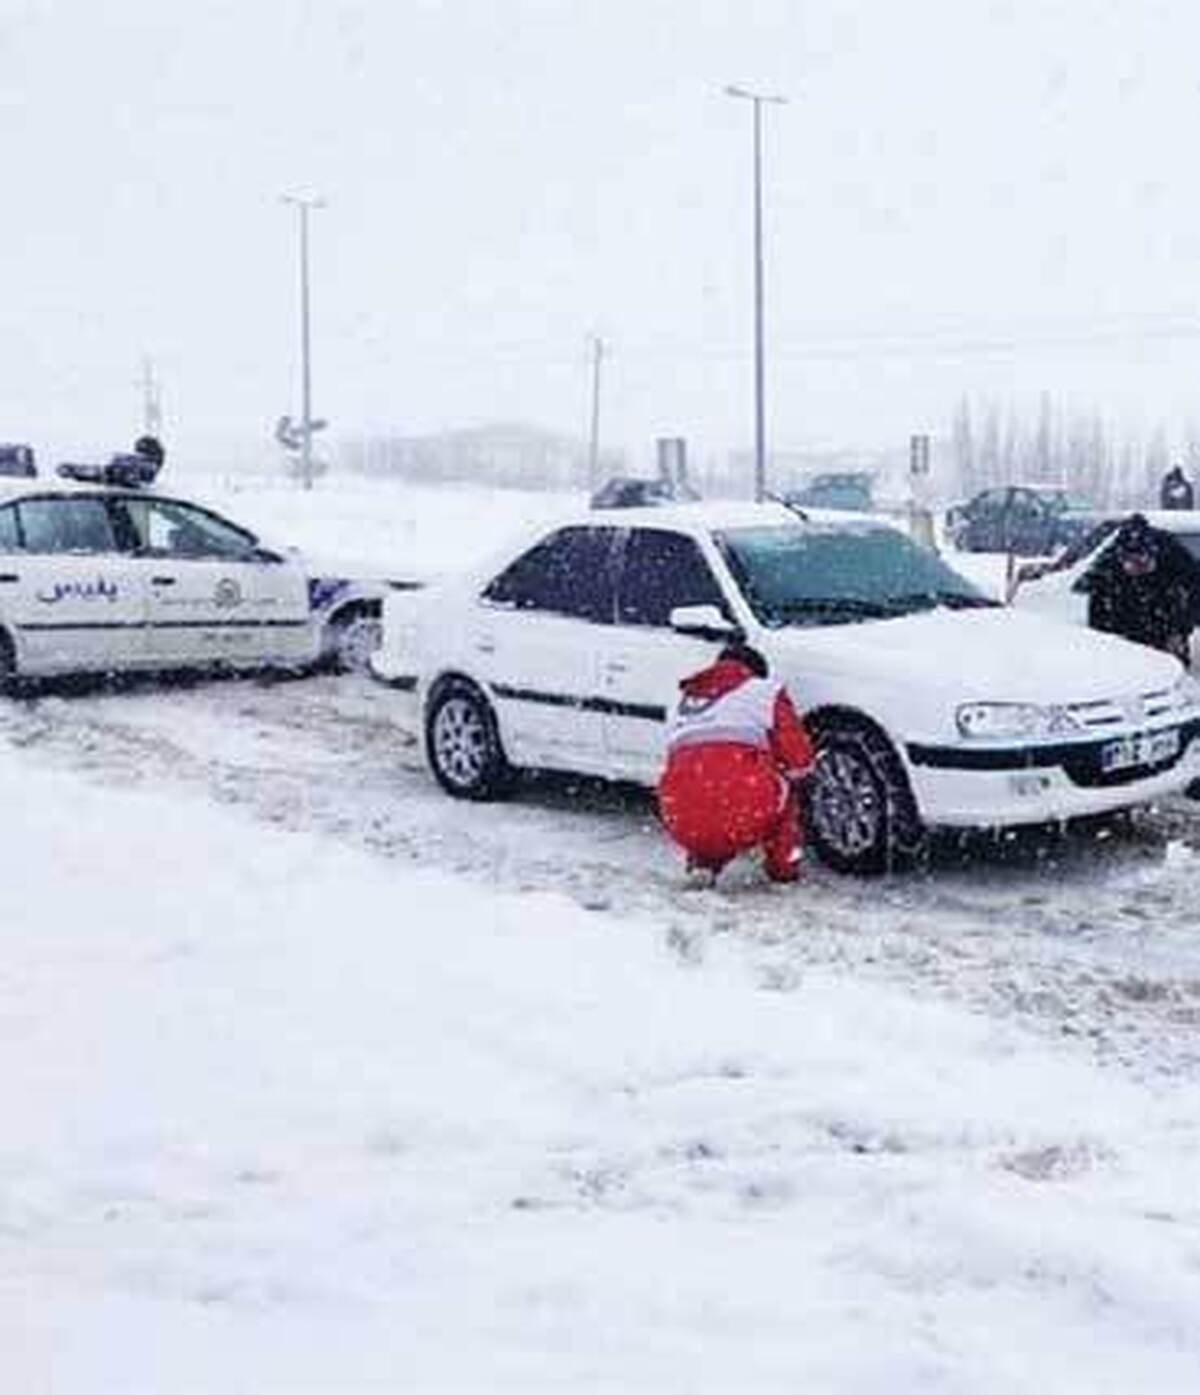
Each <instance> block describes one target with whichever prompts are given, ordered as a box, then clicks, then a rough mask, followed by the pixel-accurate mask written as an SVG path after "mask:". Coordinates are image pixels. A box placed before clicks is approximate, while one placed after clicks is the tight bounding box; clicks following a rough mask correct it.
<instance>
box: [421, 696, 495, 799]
mask: <svg viewBox="0 0 1200 1395" xmlns="http://www.w3.org/2000/svg"><path fill="white" fill-rule="evenodd" d="M433 750H434V756H435V758H436V760H437V763H438V769H439V770H440V771H441V772H442V774H443V775H445V776H446V778H447V779H448V780H450V781H451V782H452V783H453V784H455V785H459V786H462V787H464V788H465V787H466V786H468V785H473V784H475V783H476V782H477V781H478V780H479V779H481V778H482V776H483V774H484V772H485V770H486V769H487V760H488V731H487V726H486V724H485V722H484V718H483V713H482V712H481V711H480V710H479V706H478V704H477V703H475V702H472V701H471V699H470V698H450V699H448V700H447V701H446V702H444V703H443V704H442V705H441V707H440V708H439V709H438V714H437V717H436V718H435V719H434V723H433Z"/></svg>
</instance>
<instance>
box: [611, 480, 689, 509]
mask: <svg viewBox="0 0 1200 1395" xmlns="http://www.w3.org/2000/svg"><path fill="white" fill-rule="evenodd" d="M699 497H700V496H699V495H698V494H697V493H696V491H695V490H694V489H692V488H691V487H690V486H688V485H684V484H681V483H680V482H678V481H676V480H673V479H666V478H665V477H663V476H661V475H652V476H641V475H614V476H613V477H612V479H610V480H606V481H605V482H604V483H603V484H602V485H601V486H600V488H599V489H597V490H596V492H595V493H594V494H593V495H592V497H591V501H590V502H591V506H592V508H594V509H641V508H647V507H649V506H651V505H658V504H677V503H681V502H686V501H687V500H689V499H698V498H699Z"/></svg>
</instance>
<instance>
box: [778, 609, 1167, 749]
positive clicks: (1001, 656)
mask: <svg viewBox="0 0 1200 1395" xmlns="http://www.w3.org/2000/svg"><path fill="white" fill-rule="evenodd" d="M768 634H769V636H770V641H769V644H768V646H767V647H769V648H770V649H771V650H772V651H773V652H774V657H775V658H776V661H777V663H778V664H779V665H780V667H781V676H783V673H784V672H786V676H787V678H788V681H789V686H793V687H795V689H796V690H797V692H798V693H799V695H800V696H801V697H802V699H805V700H806V701H807V702H808V704H809V705H813V704H815V703H816V702H824V701H831V700H836V699H837V697H838V695H840V694H841V693H849V692H852V691H853V692H855V694H856V696H858V697H859V700H861V701H862V702H863V703H864V705H865V707H866V710H868V711H873V713H874V714H877V715H878V716H879V717H880V718H881V719H882V720H889V719H890V720H891V721H892V722H895V723H896V724H898V725H899V726H901V727H903V728H907V729H912V728H913V726H914V725H918V726H921V727H923V728H926V729H928V728H929V727H930V726H931V725H933V726H936V727H939V728H944V726H945V724H946V721H947V720H948V718H949V717H950V716H951V715H952V710H953V707H954V706H955V705H956V704H957V703H960V702H973V701H986V702H1031V703H1047V704H1048V703H1059V704H1061V703H1075V702H1090V701H1097V700H1099V699H1102V698H1112V697H1117V696H1121V695H1125V694H1133V693H1140V692H1151V691H1154V690H1156V689H1161V688H1169V687H1170V686H1171V685H1172V684H1173V683H1174V682H1175V681H1176V680H1177V679H1178V677H1179V674H1180V666H1179V664H1178V663H1177V661H1176V660H1175V659H1173V658H1171V657H1170V656H1169V655H1167V654H1162V653H1159V652H1158V651H1156V650H1153V649H1147V648H1145V647H1143V646H1141V645H1136V644H1131V643H1129V642H1128V641H1127V640H1123V639H1118V638H1117V637H1116V636H1114V635H1107V634H1100V633H1097V632H1096V631H1094V630H1088V629H1083V628H1081V627H1080V626H1078V625H1068V624H1064V623H1062V622H1060V621H1056V620H1048V619H1045V618H1043V617H1042V616H1039V615H1031V614H1025V613H1022V612H1020V611H1014V610H1011V609H1008V608H1006V607H997V608H994V609H992V608H988V609H979V610H948V609H942V608H939V609H937V610H932V611H923V612H921V613H919V614H917V615H909V616H903V617H900V618H897V619H895V620H876V621H867V622H864V623H861V624H851V625H828V626H820V627H804V628H800V627H796V628H791V629H785V630H776V631H769V632H768ZM931 699H932V701H931ZM938 699H940V702H939V701H938ZM938 708H940V715H938V714H937V712H936V709H938Z"/></svg>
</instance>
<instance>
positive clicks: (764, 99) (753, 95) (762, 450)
mask: <svg viewBox="0 0 1200 1395" xmlns="http://www.w3.org/2000/svg"><path fill="white" fill-rule="evenodd" d="M725 95H726V96H727V97H738V98H740V99H741V100H743V101H747V102H753V104H754V497H755V499H757V500H758V501H759V502H760V503H761V502H762V500H763V499H765V498H766V495H767V413H766V404H765V400H764V398H765V393H764V387H763V250H762V109H763V106H764V104H766V103H770V104H771V105H772V106H784V105H786V103H787V98H786V97H779V96H773V95H768V94H766V93H763V92H751V91H750V90H749V89H748V88H745V87H733V86H730V87H726V89H725Z"/></svg>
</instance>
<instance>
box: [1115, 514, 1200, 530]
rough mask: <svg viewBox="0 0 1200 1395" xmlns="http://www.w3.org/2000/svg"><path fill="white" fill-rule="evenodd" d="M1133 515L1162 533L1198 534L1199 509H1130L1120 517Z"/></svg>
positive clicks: (1199, 523)
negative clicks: (1139, 515) (1140, 516)
mask: <svg viewBox="0 0 1200 1395" xmlns="http://www.w3.org/2000/svg"><path fill="white" fill-rule="evenodd" d="M1135 513H1140V514H1141V515H1142V517H1143V518H1144V519H1145V520H1146V522H1147V523H1149V524H1150V526H1151V527H1152V528H1160V529H1161V530H1162V531H1163V532H1164V533H1200V509H1130V510H1129V512H1128V513H1127V514H1122V515H1120V517H1122V518H1132V517H1133V515H1134V514H1135Z"/></svg>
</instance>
